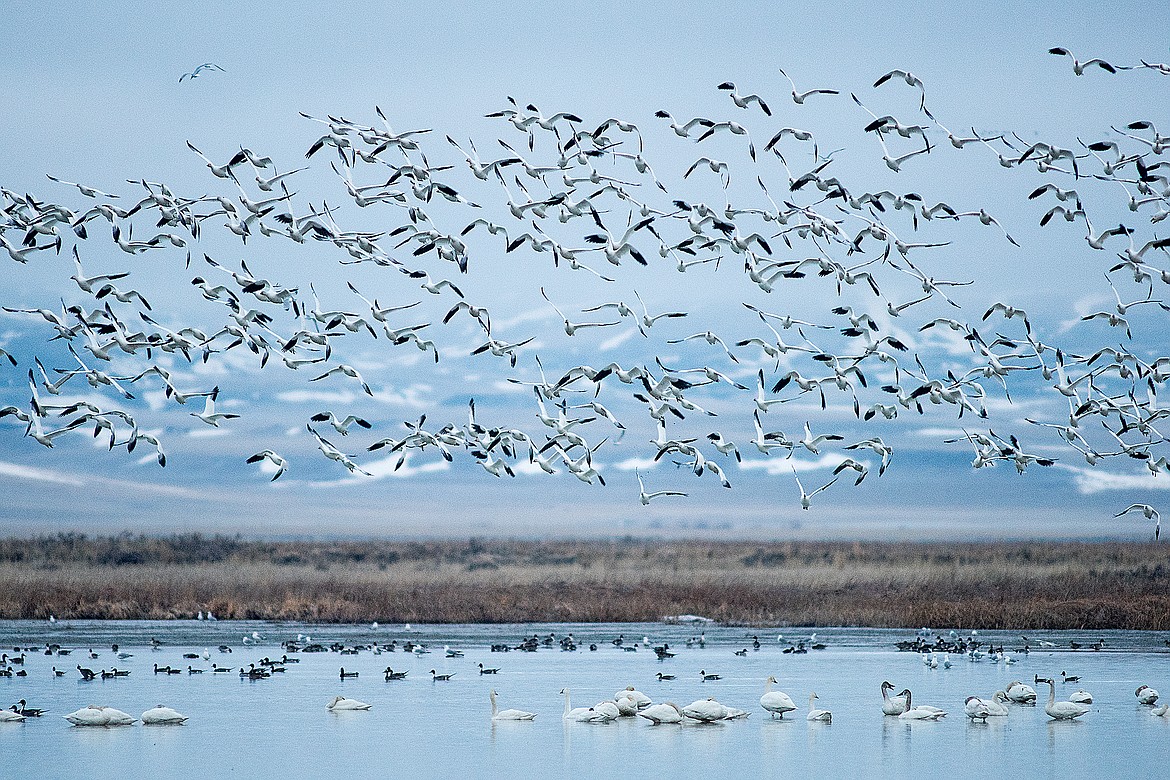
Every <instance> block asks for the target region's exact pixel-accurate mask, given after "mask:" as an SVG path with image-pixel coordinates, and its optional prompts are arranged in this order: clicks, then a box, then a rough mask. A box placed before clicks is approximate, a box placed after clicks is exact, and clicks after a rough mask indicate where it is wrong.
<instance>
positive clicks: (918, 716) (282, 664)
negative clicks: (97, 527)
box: [0, 624, 1170, 726]
mask: <svg viewBox="0 0 1170 780" xmlns="http://www.w3.org/2000/svg"><path fill="white" fill-rule="evenodd" d="M376 625H377V624H375V627H376ZM924 631H927V632H928V631H929V629H924ZM951 635H952V637H954V636H956V634H955V632H954V631H952V632H951ZM922 636H923V632H919V639H918V644H919V645H922V646H923V647H931V646H932V645H933V646H944V645H949V646H952V647H954V646H955V644H954V643H947V642H945V641H944V640H943V639H942V638H941V637H939V638H938V641H937V642H935V643H927V642H924V641H923V639H922ZM926 636H927V637H928V638H931V637H930V635H929V633H928V634H927V635H926ZM746 639H752V640H753V642H752V645H753V647H754V649H755V650H756V651H757V652H758V651H759V650H760V649H761V643H760V640H759V637H758V636H754V637H753V636H749V637H745V640H746ZM779 639H780V640H781V641H783V637H780V638H779ZM1024 639H1025V643H1026V642H1027V641H1028V640H1027V638H1026V637H1025V638H1024ZM265 641H266V638H265V637H264V636H263V635H261V634H260V633H259V632H257V631H253V632H251V633H249V634H245V635H244V645H245V646H251V647H252V648H253V649H254V648H256V647H257V646H260V645H263V644H264V643H265ZM598 641H602V644H605V643H604V641H603V640H598ZM808 642H811V643H813V645H814V646H816V647H824V643H819V644H818V643H816V635H815V634H814V635H813V636H812V637H811V638H810V639H809V640H808ZM577 644H578V643H577V640H575V639H574V637H573V634H572V633H569V634H568V635H566V636H562V637H557V636H556V635H555V634H554V633H549V634H548V635H547V636H544V637H541V636H540V635H538V634H533V635H532V636H531V637H526V638H524V639H523V640H522V641H521V642H520V643H519V644H518V645H516V646H515V647H513V646H511V645H510V644H508V643H500V644H493V645H491V650H492V652H502V651H508V650H513V649H514V650H524V651H527V652H529V653H535V652H537V651H538V650H542V649H544V650H555V649H557V648H558V647H559V649H560V650H561V651H575V650H577ZM582 644H583V643H582ZM608 644H611V645H612V646H613V647H614V648H615V649H617V650H627V651H628V650H637V648H638V643H637V642H634V643H627V642H625V641H624V636H619V637H618V638H616V639H613V640H611V641H610V642H609V643H608ZM685 644H686V648H687V650H688V651H689V650H691V649H698V650H702V649H703V648H705V647H706V645H707V639H706V634H705V632H704V633H703V634H701V635H699V636H696V637H692V638H690V639H687V640H686V642H685ZM799 644H800V646H801V647H803V646H805V644H806V642H805V641H804V640H801V641H800V643H799ZM899 644H900V645H901V644H903V643H899ZM906 644H909V643H906ZM958 644H959V645H961V646H963V647H964V648H966V650H965V652H963V651H960V652H959V653H958V655H957V656H956V659H955V660H958V659H959V658H962V657H963V656H964V655H965V656H966V657H967V658H968V660H969V661H971V662H977V661H981V660H983V659H984V657H987V658H989V659H990V660H992V661H998V660H999V656H1000V655H1002V660H1003V662H1004V663H1005V665H1006V664H1008V663H1011V662H1012V661H1011V660H1009V658H1008V656H1007V655H1006V653H1003V654H1001V653H999V652H998V651H996V650H995V649H994V647H992V648H989V649H988V652H989V653H990V655H988V653H985V652H984V651H983V650H982V649H981V648H982V647H983V646H984V645H983V643H981V642H979V641H977V639H976V637H975V632H972V635H971V636H970V637H969V638H964V639H962V640H960V641H959V643H958ZM1041 644H1042V645H1046V646H1048V647H1054V645H1053V643H1051V642H1041ZM643 645H644V646H646V647H652V648H653V650H654V652H655V655H656V656H657V661H658V662H659V663H661V662H663V661H666V660H668V659H672V658H674V657H675V656H676V655H677V651H676V650H674V649H671V647H670V645H669V644H668V643H666V642H660V643H657V644H655V643H652V642H651V640H650V639H649V637H645V638H644V639H643ZM280 646H281V649H282V651H283V652H282V655H281V657H280V658H278V659H273V658H270V657H268V656H264V657H263V658H261V659H259V660H258V661H257V662H254V663H251V664H249V665H248V667H247V668H245V667H244V666H243V665H241V666H240V667H239V672H238V677H239V678H240V679H241V680H247V681H249V682H256V681H260V680H267V679H270V678H273V677H274V676H276V677H283V676H285V673H286V672H289V670H290V669H295V668H296V666H297V665H299V664H300V663H301V661H302V655H315V654H336V655H342V656H353V657H357V656H361V655H369V654H372V655H373V656H377V657H380V656H382V655H384V654H393V653H397V651H398V650H399V649H401V651H402V654H405V655H406V656H408V657H410V658H412V659H417V661H420V662H422V664H423V667H424V668H425V666H426V665H427V664H428V663H430V662H428V661H426V659H425V658H424V656H426V655H429V654H430V653H431V652H432V650H431V648H430V647H429V646H428V644H427V643H425V642H421V641H415V640H413V639H408V640H406V641H404V642H403V643H402V645H401V647H399V642H398V640H394V641H392V642H388V643H377V642H374V643H359V644H346V643H343V642H332V643H329V644H326V643H323V642H320V641H314V640H313V639H312V638H311V637H308V636H305V635H303V634H298V635H297V638H296V639H295V640H293V639H289V640H286V641H284V642H282V643H281V645H280ZM131 649H134V648H126V647H120V646H119V645H117V644H115V645H113V646H112V652H111V657H112V658H114V659H115V662H116V663H118V664H120V665H122V666H123V667H126V666H128V665H129V666H133V665H134V664H135V661H134V660H133V659H134V657H135V653H133V652H130V650H131ZM589 649H590V650H591V651H597V650H598V649H599V646H598V642H596V641H595V642H593V643H591V644H590V645H589ZM150 650H151V651H152V652H151V655H152V656H154V657H155V658H156V660H155V662H154V663H153V675H154V676H155V677H156V678H157V676H158V675H160V674H161V675H163V676H164V678H166V677H170V676H172V675H184V676H186V677H193V676H195V675H200V676H202V675H205V674H207V675H209V676H210V677H214V678H223V677H228V676H230V677H236V676H237V674H236V671H235V667H232V666H221V665H219V664H218V663H212V664H211V666H210V668H208V667H207V666H206V664H207V663H208V662H210V661H211V659H212V657H213V656H212V653H211V651H210V649H209V648H204V650H203V651H202V653H200V652H197V651H190V650H189V651H187V652H184V653H183V654H182V659H183V661H182V663H181V664H178V665H176V666H172V665H169V664H168V665H166V666H160V665H159V664H158V662H157V657H158V656H161V655H165V653H160V651H165V650H173V649H172V648H166V647H164V646H163V643H162V642H160V641H159V640H157V639H153V638H152V639H151V645H150ZM442 651H443V656H444V660H445V662H446V663H447V664H458V663H459V662H460V660H461V659H464V658H465V655H466V654H465V652H464V651H463V650H460V649H456V648H452V647H451V646H450V645H444V646H443V650H442ZM72 652H73V650H72V649H70V648H66V647H62V646H61V645H59V644H57V643H50V644H48V645H47V646H44V647H41V646H21V647H14V648H13V655H12V656H11V657H9V655H8V654H7V653H5V654H4V656H3V659H2V661H0V664H4V665H7V664H9V663H10V664H13V665H16V666H18V667H19V668H20V672H19V676H20V677H22V678H27V677H28V676H29V672H28V667H30V666H34V665H35V664H36V663H37V662H36V661H35V659H36V658H37V656H40V655H43V656H47V657H49V658H50V659H52V658H53V657H54V656H67V655H69V654H71V653H72ZM232 652H233V649H232V647H231V646H230V645H228V644H221V645H219V653H220V654H221V655H220V657H221V658H226V657H227V656H225V655H223V654H228V653H232ZM784 652H788V650H787V649H786V650H785V651H784ZM86 655H87V657H88V658H89V659H94V660H96V659H99V658H101V657H102V655H103V653H100V652H96V651H94V650H93V649H92V648H90V649H89V650H88V653H87V654H86ZM735 655H736V656H747V655H748V651H747V648H746V647H745V648H744V649H743V650H742V651H740V650H737V651H735ZM921 657H922V661H923V664H924V665H925V666H928V667H930V668H933V669H938V668H940V667H941V668H946V669H949V668H951V666H952V659H951V656H950V654H949V653H941V652H940V653H936V652H933V651H928V652H922V653H921ZM940 658H941V661H940ZM30 660H31V662H30ZM710 660H713V659H710ZM44 663H45V664H47V663H49V662H48V661H46V662H44ZM354 663H358V665H359V667H360V666H365V667H367V668H366V671H367V672H368V671H369V668H368V667H369V664H368V663H367V664H364V665H363V664H361V663H360V662H359V661H356V659H354V660H351V661H350V666H351V668H350V670H349V671H347V670H346V669H345V667H341V671H340V674H339V679H340V681H341V683H342V684H343V685H345V684H346V681H347V680H356V679H358V678H359V677H360V676H361V672H360V671H358V670H355V669H354V668H353V664H354ZM375 663H376V664H377V666H379V667H380V666H381V664H382V663H383V661H382V659H381V658H379V659H378V661H376V662H375ZM404 663H406V662H397V663H395V665H396V666H398V667H399V669H398V670H395V669H393V668H392V667H390V666H387V667H386V668H385V670H384V671H379V670H378V669H377V668H375V669H374V672H375V675H376V676H379V677H381V678H382V679H383V680H384V681H385V682H387V683H400V682H401V681H403V680H406V679H407V677H408V674H409V671H410V670H409V669H404V668H403V666H404ZM194 664H199V668H196V667H195V666H194ZM183 665H186V671H185V672H184V669H183ZM406 665H407V666H409V665H410V664H409V663H407V664H406ZM320 666H321V663H316V664H315V665H314V668H318V667H320ZM477 666H478V670H479V672H478V675H477V677H478V678H479V679H482V678H483V677H484V676H485V675H492V676H493V679H495V676H496V675H500V674H501V671H502V670H501V669H500V668H498V667H492V668H488V667H486V666H485V665H484V664H483V663H482V662H481V663H479V664H478V665H477ZM7 668H8V670H9V673H8V674H7V676H9V677H12V676H13V674H12V672H11V669H12V666H7ZM77 670H78V672H79V673H80V674H81V682H82V683H83V684H85V683H93V682H95V681H98V680H101V681H106V680H115V681H116V680H118V679H120V678H124V677H128V676H129V675H130V674H131V673H132V672H131V669H129V668H122V669H119V668H118V667H117V666H115V667H113V668H112V670H110V671H108V672H107V671H106V670H105V669H102V670H101V671H100V672H99V671H94V670H92V669H88V668H86V667H83V666H82V665H81V664H80V663H79V664H77ZM147 671H150V670H149V669H148V670H147ZM41 673H43V675H45V676H49V675H50V672H49V670H48V669H43V670H41ZM429 674H430V682H431V683H449V682H451V681H452V680H453V679H454V678H455V677H456V675H458V674H459V672H457V671H448V672H445V673H443V674H439V673H438V672H437V671H436V670H435V669H431V670H430V673H429ZM472 674H474V671H472ZM65 675H66V672H65V671H63V670H59V669H57V667H56V666H54V667H52V670H51V677H52V678H61V677H64V676H65ZM367 676H368V675H367ZM1060 676H1061V683H1062V684H1077V683H1080V682H1081V681H1082V680H1081V677H1080V676H1078V675H1069V674H1067V672H1064V671H1062V672H1061V673H1060ZM653 677H654V678H655V679H656V680H657V684H658V685H667V686H668V687H669V688H676V687H677V686H678V685H680V684H682V681H681V680H679V678H678V676H677V675H675V674H668V673H665V672H663V671H659V672H657V673H656V674H655V675H653ZM697 678H698V679H697V683H698V684H701V685H704V687H706V684H709V683H712V684H713V683H718V682H719V681H720V680H721V679H723V675H722V674H719V673H715V672H707V671H706V670H705V669H703V670H700V671H699V672H698V675H697ZM676 681H677V682H676ZM1034 682H1035V683H1036V684H1041V683H1046V684H1048V685H1049V696H1048V702H1047V704H1046V705H1045V706H1044V711H1045V713H1046V714H1047V715H1048V716H1049V717H1050V718H1052V719H1053V720H1074V719H1076V718H1080V717H1083V716H1084V715H1086V714H1088V713H1089V712H1090V711H1091V709H1092V708H1091V707H1090V705H1092V704H1093V703H1094V697H1093V695H1092V694H1091V693H1090V692H1088V691H1086V690H1084V689H1083V688H1078V690H1076V691H1075V692H1074V693H1072V694H1071V695H1070V696H1069V697H1068V699H1067V700H1064V701H1057V700H1056V681H1055V680H1054V679H1053V678H1051V677H1048V678H1043V677H1040V676H1039V675H1036V676H1035V680H1034ZM671 683H675V685H673V686H672V685H670V684H671ZM777 683H778V680H777V678H776V677H775V676H774V675H769V676H768V677H767V678H766V679H765V681H764V692H763V695H762V696H761V697H760V699H759V705H760V707H761V708H762V709H763V710H764V711H766V712H767V713H768V714H769V717H770V718H780V719H783V718H784V716H785V715H786V714H788V713H796V712H797V710H798V709H799V708H798V706H797V704H796V703H795V702H794V701H793V699H792V698H791V697H790V696H789V695H788V694H787V693H785V692H783V691H778V690H773V686H774V685H776V684H777ZM896 689H897V687H896V686H895V685H894V684H893V683H890V682H888V681H883V682H882V683H881V686H880V690H881V711H882V714H883V715H887V716H893V717H897V718H898V719H899V720H903V721H937V720H940V719H941V718H943V717H945V716H946V715H947V711H946V710H944V709H942V708H939V707H935V706H932V705H927V704H921V703H920V704H918V705H915V704H914V700H913V698H912V696H913V693H912V692H911V691H910V690H909V689H903V690H902V691H900V692H899V693H895V690H896ZM560 695H561V696H563V697H564V711H563V715H562V719H563V720H565V721H571V722H578V723H609V722H612V721H615V720H618V719H619V718H632V717H634V716H640V717H642V718H644V719H646V720H648V721H650V722H651V723H652V724H653V725H661V724H681V723H713V722H719V721H732V720H740V719H743V718H746V717H748V716H749V715H750V714H751V713H750V712H749V711H748V710H744V709H739V708H737V707H729V706H727V705H724V704H721V703H720V702H718V701H717V700H716V699H715V697H714V696H708V697H704V698H700V699H697V700H695V701H694V702H692V703H691V704H689V705H687V706H685V707H680V706H678V705H677V704H675V703H673V702H665V703H659V704H655V703H654V702H653V700H652V699H651V697H650V696H648V695H646V694H645V693H643V692H641V691H639V690H637V689H636V688H635V687H634V686H632V685H631V686H627V687H626V688H625V689H623V690H620V691H618V692H617V693H615V694H614V696H613V698H612V699H606V700H603V701H601V702H598V703H596V704H594V705H592V706H588V707H575V708H574V707H573V706H572V700H571V698H570V691H569V689H568V688H563V689H561V691H560ZM1135 696H1136V698H1137V700H1138V702H1139V703H1140V704H1142V705H1146V706H1148V707H1151V708H1152V709H1151V710H1150V712H1151V713H1152V714H1153V715H1155V716H1159V717H1165V716H1166V714H1167V711H1168V710H1170V707H1167V705H1165V704H1163V705H1161V706H1155V705H1157V702H1158V699H1159V694H1158V691H1156V690H1155V689H1153V688H1151V687H1150V686H1149V685H1141V686H1139V687H1138V688H1137V689H1136V691H1135ZM489 698H490V701H491V717H492V720H493V721H501V720H503V721H507V720H517V721H530V720H533V719H535V718H536V713H533V712H529V711H527V710H518V709H504V710H501V709H499V708H498V706H497V703H496V691H495V690H494V689H493V690H491V691H490V693H489ZM818 698H819V697H818V696H817V694H816V693H815V692H811V693H810V694H809V697H808V711H807V713H806V714H805V715H804V719H805V720H807V721H809V722H810V723H811V722H819V723H832V722H833V713H832V711H831V710H828V709H824V708H821V707H818V706H817V705H816V701H817V699H818ZM1038 704H1039V702H1038V697H1037V693H1036V689H1035V688H1034V687H1032V685H1029V684H1028V683H1025V682H1021V681H1019V680H1013V681H1012V682H1010V683H1008V684H1007V685H1006V686H1003V689H1002V690H998V691H996V692H995V693H994V694H993V695H991V696H988V697H986V698H984V697H979V696H968V697H966V699H965V700H964V703H963V713H964V715H966V717H967V718H968V719H970V720H971V721H972V722H982V723H986V722H987V720H988V718H1001V717H1007V716H1009V715H1010V714H1011V713H1012V711H1013V710H1016V711H1020V708H1021V707H1023V708H1028V707H1030V706H1033V705H1038ZM371 708H372V705H371V704H368V703H366V702H364V701H362V700H360V699H356V698H352V697H349V696H340V695H339V696H334V697H333V698H332V699H331V700H330V701H329V703H328V704H326V706H325V709H326V710H328V711H330V712H335V713H337V712H345V711H367V710H370V709H371ZM46 712H48V710H47V709H45V708H43V707H33V706H30V705H29V704H28V702H27V701H26V700H25V699H21V700H20V701H18V702H17V703H16V704H13V705H12V706H11V707H9V709H7V710H0V723H5V722H7V723H19V722H22V721H24V720H26V719H28V718H39V717H41V716H42V715H43V714H44V713H46ZM63 717H64V718H65V720H67V721H68V722H69V723H71V724H73V725H75V726H121V725H131V724H132V723H134V722H135V721H136V720H139V719H137V718H134V717H132V716H130V715H128V714H126V713H124V712H122V711H121V710H117V709H114V708H110V707H106V706H99V705H93V704H91V705H89V706H87V707H83V708H81V709H79V710H77V711H75V712H71V713H69V714H67V715H65V716H63ZM187 720H188V716H186V715H183V714H181V713H180V712H178V711H176V710H175V709H173V708H171V707H166V706H164V705H162V704H159V705H157V706H156V707H153V708H151V709H150V710H147V711H146V712H145V713H143V714H142V716H141V721H142V723H143V724H145V725H181V724H183V723H184V722H186V721H187Z"/></svg>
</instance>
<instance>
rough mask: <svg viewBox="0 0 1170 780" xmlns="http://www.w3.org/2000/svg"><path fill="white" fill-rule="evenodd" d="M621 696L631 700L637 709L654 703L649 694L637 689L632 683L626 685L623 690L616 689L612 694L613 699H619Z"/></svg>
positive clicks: (642, 708)
mask: <svg viewBox="0 0 1170 780" xmlns="http://www.w3.org/2000/svg"><path fill="white" fill-rule="evenodd" d="M623 698H626V699H630V700H631V701H633V702H634V705H635V706H636V707H637V708H638V709H639V710H644V709H646V708H647V707H649V706H650V705H651V704H653V703H654V701H653V700H652V699H651V698H650V697H649V696H647V695H646V694H644V693H642V692H641V691H639V690H637V689H636V688H634V686H632V685H628V686H626V689H625V690H624V691H618V692H617V693H615V694H614V695H613V700H614V701H621V700H622V699H623Z"/></svg>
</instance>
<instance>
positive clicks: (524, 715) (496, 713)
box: [488, 689, 536, 721]
mask: <svg viewBox="0 0 1170 780" xmlns="http://www.w3.org/2000/svg"><path fill="white" fill-rule="evenodd" d="M488 698H489V699H491V702H492V720H493V721H497V720H535V719H536V713H534V712H525V711H524V710H501V709H500V708H499V707H498V706H497V705H496V692H495V690H494V689H493V690H492V691H491V692H490V693H489V694H488Z"/></svg>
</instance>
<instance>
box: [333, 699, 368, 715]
mask: <svg viewBox="0 0 1170 780" xmlns="http://www.w3.org/2000/svg"><path fill="white" fill-rule="evenodd" d="M373 706H374V705H372V704H366V703H365V702H364V701H358V700H357V699H347V698H345V697H344V696H334V697H333V701H331V702H329V703H328V704H326V705H325V709H327V710H329V711H330V712H343V711H346V710H368V709H369V708H370V707H373Z"/></svg>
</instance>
